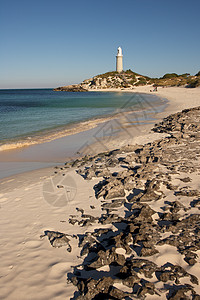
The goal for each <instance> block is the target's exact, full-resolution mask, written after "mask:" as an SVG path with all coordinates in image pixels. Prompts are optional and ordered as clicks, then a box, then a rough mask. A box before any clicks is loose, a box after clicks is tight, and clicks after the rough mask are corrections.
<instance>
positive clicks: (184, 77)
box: [93, 69, 200, 88]
mask: <svg viewBox="0 0 200 300" xmlns="http://www.w3.org/2000/svg"><path fill="white" fill-rule="evenodd" d="M105 79H106V81H105ZM97 80H99V83H100V84H101V83H103V85H104V86H105V85H106V86H107V87H123V88H127V87H131V86H143V85H147V84H153V86H155V87H167V86H186V87H189V88H190V87H191V88H193V87H197V86H200V71H199V72H198V73H197V74H196V75H195V76H191V75H190V74H189V73H184V74H181V75H178V74H176V73H166V74H165V75H163V76H162V77H160V78H150V77H148V76H143V75H140V74H138V73H136V72H133V71H132V70H131V69H128V70H126V71H123V72H121V73H118V72H116V71H111V72H106V73H104V74H100V75H97V76H95V77H94V78H93V81H94V84H95V83H96V82H97Z"/></svg>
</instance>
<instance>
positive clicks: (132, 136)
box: [0, 86, 200, 180]
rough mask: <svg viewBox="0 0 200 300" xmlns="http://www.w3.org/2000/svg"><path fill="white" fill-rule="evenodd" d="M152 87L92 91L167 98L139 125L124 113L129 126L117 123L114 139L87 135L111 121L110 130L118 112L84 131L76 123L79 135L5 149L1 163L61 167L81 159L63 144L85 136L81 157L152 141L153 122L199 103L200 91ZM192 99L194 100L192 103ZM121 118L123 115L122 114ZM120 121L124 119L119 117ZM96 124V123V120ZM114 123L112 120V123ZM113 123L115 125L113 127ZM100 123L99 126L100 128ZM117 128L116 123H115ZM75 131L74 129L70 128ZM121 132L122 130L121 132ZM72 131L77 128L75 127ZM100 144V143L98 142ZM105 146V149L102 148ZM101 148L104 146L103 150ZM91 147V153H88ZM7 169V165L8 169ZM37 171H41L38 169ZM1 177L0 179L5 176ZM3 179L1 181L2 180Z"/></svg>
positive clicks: (70, 134) (0, 159)
mask: <svg viewBox="0 0 200 300" xmlns="http://www.w3.org/2000/svg"><path fill="white" fill-rule="evenodd" d="M151 88H152V86H140V87H137V88H135V89H134V90H132V89H131V90H125V91H124V90H123V91H121V90H120V91H119V90H116V89H106V90H95V91H96V92H116V91H117V92H120V93H121V92H126V93H136V94H137V93H142V94H149V95H152V94H155V95H156V96H158V97H160V99H166V101H167V103H166V105H165V108H164V111H162V112H158V113H154V115H153V116H152V118H151V117H149V122H143V123H142V124H141V122H139V125H138V123H137V122H135V123H131V121H132V120H131V119H129V114H131V111H128V112H125V114H127V116H128V118H126V117H125V118H124V119H125V121H127V119H128V121H130V123H131V126H127V124H126V123H127V122H124V120H122V121H121V120H120V122H121V123H120V126H121V127H122V130H121V132H119V133H118V134H117V136H115V135H114V136H111V139H108V138H107V139H105V138H103V137H101V139H98V138H96V139H93V140H90V141H89V137H90V135H95V134H96V132H95V130H96V131H97V132H98V131H99V130H98V128H101V126H102V128H104V124H106V122H108V123H109V122H111V125H112V126H113V127H116V124H117V123H116V122H115V119H116V118H117V117H120V114H121V113H116V114H114V115H112V116H109V117H107V116H104V117H102V118H97V119H93V120H90V121H84V122H82V123H83V124H85V127H86V128H81V124H82V123H81V124H80V123H79V127H80V129H81V131H80V132H79V133H70V132H69V135H67V136H66V135H64V136H62V135H61V137H58V138H56V139H53V140H52V141H48V142H44V141H43V142H42V143H41V144H36V145H32V146H30V147H22V148H17V149H14V150H6V151H0V163H1V162H2V163H4V162H8V163H9V164H11V163H12V162H16V163H17V162H19V163H20V162H21V163H22V164H23V163H24V166H25V165H28V164H29V163H31V162H33V164H35V165H37V164H39V163H40V162H41V163H42V164H43V165H45V163H49V164H52V165H53V164H54V163H55V165H56V164H62V163H64V162H66V161H67V160H68V159H75V158H77V157H78V156H80V153H78V155H77V153H76V152H74V151H67V152H66V153H65V154H64V156H63V155H62V152H63V150H62V149H63V148H65V145H66V144H73V143H74V141H75V140H74V139H73V138H74V137H76V136H77V137H78V139H79V140H80V137H81V135H83V136H84V138H85V139H86V141H89V142H88V145H86V146H85V148H84V147H82V145H84V142H83V140H84V139H82V142H81V144H80V145H77V147H76V148H77V151H78V152H79V148H80V146H81V151H82V152H83V153H82V156H83V155H85V154H87V152H88V154H94V153H95V154H97V153H99V152H102V151H107V150H112V149H114V148H115V145H116V144H117V145H118V146H119V147H121V146H125V145H126V144H134V143H140V140H145V141H146V142H148V141H149V140H151V139H152V138H154V139H156V135H155V134H154V135H153V134H152V132H151V127H152V126H153V125H154V123H155V122H159V121H160V120H161V119H163V118H164V117H166V116H167V115H168V114H171V113H175V112H177V111H181V110H183V109H186V108H190V107H195V106H198V104H199V101H198V100H199V98H200V88H195V89H186V88H183V87H167V88H159V89H158V91H157V92H153V93H151V92H150V90H151ZM182 97H184V99H185V101H182ZM191 97H193V99H192V101H191ZM123 116H124V114H123ZM121 119H123V117H122V118H121ZM97 120H98V121H99V123H98V122H96V121H97ZM113 120H114V121H113ZM112 121H113V123H114V125H113V124H112ZM88 123H89V129H88ZM101 124H102V125H101ZM117 126H119V124H117ZM73 128H74V127H73ZM123 129H124V130H123ZM74 130H75V132H76V129H75V128H74ZM67 131H70V129H67ZM99 141H100V142H99ZM105 144H106V147H104V146H105ZM58 145H59V149H58V154H56V148H57V146H58ZM102 145H103V147H102ZM51 147H52V148H53V150H54V151H53V153H52V155H53V156H52V155H49V156H48V153H47V155H46V151H47V152H49V150H50V149H51ZM91 148H93V149H92V151H91ZM39 153H42V157H41V159H39V160H38V155H39ZM8 167H9V168H10V166H8ZM31 169H34V170H35V168H34V167H31V168H26V167H25V169H24V172H29V171H30V170H31ZM39 169H41V168H40V167H39ZM20 173H21V172H17V171H15V172H14V173H13V174H12V173H11V174H10V175H8V176H12V175H14V174H20ZM8 176H4V175H2V176H1V178H4V177H8ZM1 180H2V179H1Z"/></svg>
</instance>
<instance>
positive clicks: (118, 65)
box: [116, 47, 123, 73]
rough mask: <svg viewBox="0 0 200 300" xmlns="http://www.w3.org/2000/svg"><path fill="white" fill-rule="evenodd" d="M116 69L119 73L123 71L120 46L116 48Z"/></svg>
mask: <svg viewBox="0 0 200 300" xmlns="http://www.w3.org/2000/svg"><path fill="white" fill-rule="evenodd" d="M116 71H117V72H118V73H121V72H122V71H123V55H122V48H121V47H118V48H117V55H116Z"/></svg>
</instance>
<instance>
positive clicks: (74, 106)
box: [0, 89, 163, 151]
mask: <svg viewBox="0 0 200 300" xmlns="http://www.w3.org/2000/svg"><path fill="white" fill-rule="evenodd" d="M162 105H163V100H162V101H161V99H159V98H158V97H156V95H154V94H152V95H147V94H137V93H136V94H133V93H127V92H117V93H116V92H84V93H80V92H79V93H78V92H75V93H70V92H55V91H53V90H52V89H18V90H0V151H2V150H8V149H15V148H19V147H23V146H28V145H33V144H37V143H42V142H44V141H50V140H54V139H56V138H58V137H62V136H66V135H70V134H71V133H78V132H81V131H82V130H83V128H84V130H85V129H87V127H88V128H92V126H94V124H95V123H98V122H99V121H100V120H101V119H102V118H109V117H111V116H113V115H115V114H120V113H124V112H127V111H135V112H137V111H152V110H155V111H160V110H162Z"/></svg>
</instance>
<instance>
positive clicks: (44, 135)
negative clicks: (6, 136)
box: [0, 90, 151, 154]
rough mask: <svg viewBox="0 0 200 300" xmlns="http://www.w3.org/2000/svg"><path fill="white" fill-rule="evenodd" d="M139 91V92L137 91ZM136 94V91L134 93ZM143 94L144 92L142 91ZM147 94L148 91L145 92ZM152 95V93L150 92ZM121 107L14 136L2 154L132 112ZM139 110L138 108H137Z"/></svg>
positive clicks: (92, 126) (71, 133)
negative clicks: (21, 135) (24, 134)
mask: <svg viewBox="0 0 200 300" xmlns="http://www.w3.org/2000/svg"><path fill="white" fill-rule="evenodd" d="M90 92H111V93H116V92H117V93H119V92H120V93H124V92H125V93H132V92H131V90H127V91H124V90H121V91H119V90H118V91H117V90H103V91H102V90H95V91H90ZM136 93H137V92H136ZM133 94H135V93H133ZM141 94H142V93H141ZM145 94H147V93H145ZM149 95H150V96H151V94H149ZM120 110H121V108H119V109H116V110H115V111H113V112H112V113H107V114H104V115H99V116H96V117H92V118H90V119H86V120H83V121H78V122H74V123H69V124H67V125H62V126H59V127H56V128H54V129H45V130H43V131H41V132H38V133H34V134H33V136H32V135H29V136H26V137H19V138H13V139H11V140H9V141H8V142H6V141H5V143H3V144H2V143H1V144H0V154H1V152H4V151H9V150H16V149H20V148H25V147H29V146H33V145H38V144H43V143H47V142H51V141H54V140H57V139H59V138H62V137H66V136H70V135H74V134H77V133H81V132H83V131H87V130H90V129H93V128H95V127H97V126H98V125H99V124H102V123H104V122H107V121H110V120H113V119H115V118H118V117H119V116H120V114H121V113H127V114H128V113H130V112H131V111H132V108H129V107H127V110H125V111H120ZM135 111H137V109H136V110H135Z"/></svg>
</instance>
